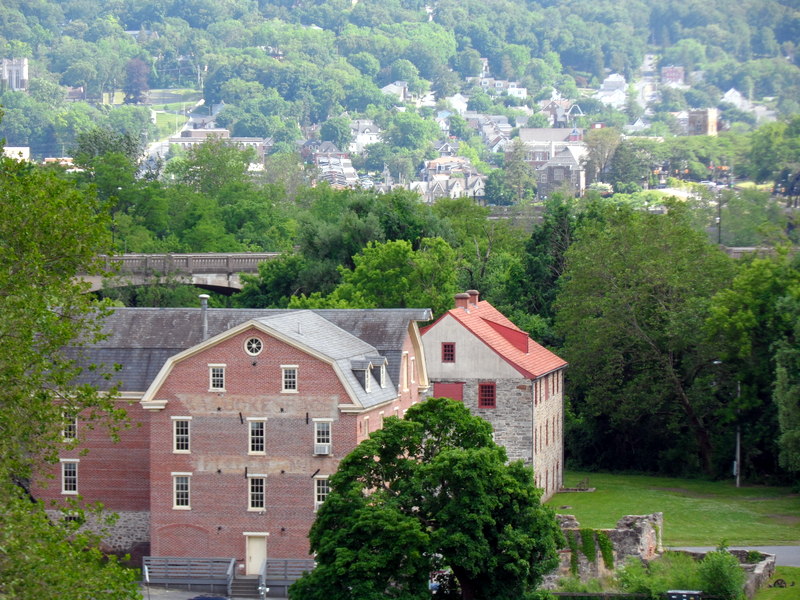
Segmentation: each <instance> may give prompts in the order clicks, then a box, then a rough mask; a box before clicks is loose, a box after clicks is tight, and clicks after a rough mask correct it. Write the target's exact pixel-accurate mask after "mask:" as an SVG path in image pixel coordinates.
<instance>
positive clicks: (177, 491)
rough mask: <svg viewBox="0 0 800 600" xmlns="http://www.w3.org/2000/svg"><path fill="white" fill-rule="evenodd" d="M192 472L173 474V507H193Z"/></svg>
mask: <svg viewBox="0 0 800 600" xmlns="http://www.w3.org/2000/svg"><path fill="white" fill-rule="evenodd" d="M191 491H192V474H191V473H173V474H172V508H173V509H174V510H190V509H191V508H192V496H191Z"/></svg>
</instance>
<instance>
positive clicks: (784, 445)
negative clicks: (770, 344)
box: [773, 302, 800, 473]
mask: <svg viewBox="0 0 800 600" xmlns="http://www.w3.org/2000/svg"><path fill="white" fill-rule="evenodd" d="M789 308H790V309H791V310H794V311H795V314H796V315H797V314H800V306H798V303H797V302H795V303H793V304H790V306H789ZM799 340H800V319H796V323H795V329H794V331H793V332H791V337H789V338H788V339H785V340H781V341H780V342H778V344H777V350H776V352H775V392H774V393H773V398H774V400H775V404H776V405H777V407H778V425H779V426H780V431H781V435H780V437H779V438H778V446H779V448H780V465H781V467H783V468H784V469H786V470H787V471H791V472H794V473H796V472H797V471H800V350H798V347H800V341H799Z"/></svg>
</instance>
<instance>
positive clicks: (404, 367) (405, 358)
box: [400, 352, 408, 392]
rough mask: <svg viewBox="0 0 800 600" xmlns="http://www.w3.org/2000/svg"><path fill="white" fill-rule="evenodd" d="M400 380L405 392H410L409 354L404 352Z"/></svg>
mask: <svg viewBox="0 0 800 600" xmlns="http://www.w3.org/2000/svg"><path fill="white" fill-rule="evenodd" d="M400 380H401V382H402V385H403V391H404V392H407V391H408V352H403V358H402V360H401V361H400Z"/></svg>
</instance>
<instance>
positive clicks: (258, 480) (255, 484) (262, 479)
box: [247, 475, 267, 511]
mask: <svg viewBox="0 0 800 600" xmlns="http://www.w3.org/2000/svg"><path fill="white" fill-rule="evenodd" d="M266 490H267V476H266V475H248V477H247V510H259V511H260V510H264V508H265V507H266Z"/></svg>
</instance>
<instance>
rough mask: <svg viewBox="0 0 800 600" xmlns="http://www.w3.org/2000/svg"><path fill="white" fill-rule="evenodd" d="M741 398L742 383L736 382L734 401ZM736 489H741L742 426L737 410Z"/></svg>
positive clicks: (737, 410)
mask: <svg viewBox="0 0 800 600" xmlns="http://www.w3.org/2000/svg"><path fill="white" fill-rule="evenodd" d="M741 398H742V382H741V381H737V382H736V401H737V404H738V403H739V400H740V399H741ZM735 464H736V487H737V488H738V487H741V483H742V424H741V422H740V421H739V409H738V407H737V409H736V463H735Z"/></svg>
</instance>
